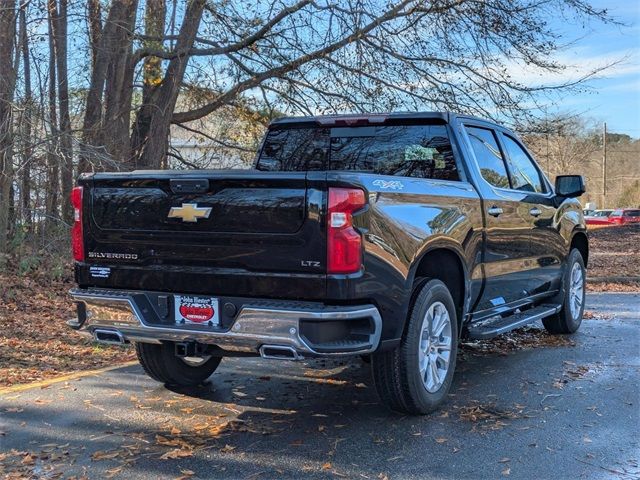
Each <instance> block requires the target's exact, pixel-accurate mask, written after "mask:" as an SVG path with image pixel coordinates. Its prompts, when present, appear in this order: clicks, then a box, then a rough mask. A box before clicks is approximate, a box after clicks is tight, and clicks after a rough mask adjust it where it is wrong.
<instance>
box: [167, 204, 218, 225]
mask: <svg viewBox="0 0 640 480" xmlns="http://www.w3.org/2000/svg"><path fill="white" fill-rule="evenodd" d="M210 214H211V207H202V208H200V207H198V204H197V203H183V204H182V206H181V207H171V210H169V215H167V216H168V217H169V218H181V219H182V221H183V222H189V223H195V222H197V221H198V219H199V218H209V215H210Z"/></svg>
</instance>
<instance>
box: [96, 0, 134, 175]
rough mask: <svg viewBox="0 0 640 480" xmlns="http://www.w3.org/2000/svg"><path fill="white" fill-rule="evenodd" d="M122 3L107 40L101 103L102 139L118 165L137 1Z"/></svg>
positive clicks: (127, 118)
mask: <svg viewBox="0 0 640 480" xmlns="http://www.w3.org/2000/svg"><path fill="white" fill-rule="evenodd" d="M125 3H126V4H125V8H124V10H123V12H122V17H121V18H119V19H118V28H116V29H115V30H114V31H113V35H111V37H110V40H109V45H110V48H111V52H112V56H111V59H110V61H109V66H108V67H107V80H106V84H105V100H104V125H105V126H108V131H105V135H104V137H103V139H104V144H105V147H106V149H107V152H108V153H109V154H110V155H111V156H112V158H113V159H114V160H115V161H116V162H117V163H118V164H123V163H127V162H128V160H129V145H128V142H129V127H130V125H131V95H132V93H133V67H134V65H132V64H131V49H132V41H133V29H134V26H135V19H136V9H137V3H138V2H137V0H136V1H128V2H125Z"/></svg>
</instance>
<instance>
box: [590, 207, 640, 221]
mask: <svg viewBox="0 0 640 480" xmlns="http://www.w3.org/2000/svg"><path fill="white" fill-rule="evenodd" d="M587 223H588V222H587ZM609 223H610V224H611V225H628V224H630V223H640V209H631V208H624V209H619V210H614V211H613V213H612V214H611V215H609Z"/></svg>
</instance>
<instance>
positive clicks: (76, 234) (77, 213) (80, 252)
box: [71, 187, 84, 262]
mask: <svg viewBox="0 0 640 480" xmlns="http://www.w3.org/2000/svg"><path fill="white" fill-rule="evenodd" d="M71 205H72V206H73V227H72V228H71V248H72V250H73V258H74V260H76V261H78V262H82V261H84V240H83V238H82V187H75V188H74V189H73V190H71Z"/></svg>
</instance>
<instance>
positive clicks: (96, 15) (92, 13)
mask: <svg viewBox="0 0 640 480" xmlns="http://www.w3.org/2000/svg"><path fill="white" fill-rule="evenodd" d="M87 16H88V22H89V44H90V45H91V67H92V68H95V66H96V58H97V57H98V49H99V48H100V37H101V36H102V13H101V9H100V0H88V1H87Z"/></svg>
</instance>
